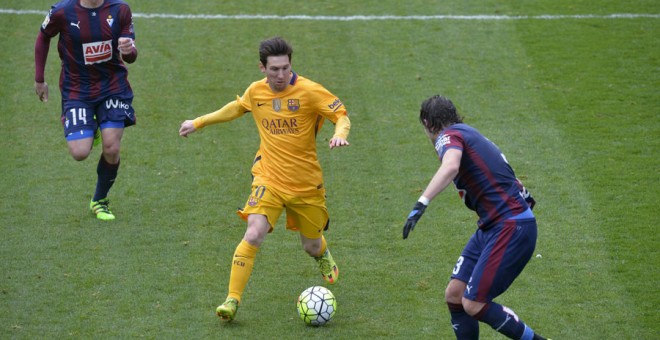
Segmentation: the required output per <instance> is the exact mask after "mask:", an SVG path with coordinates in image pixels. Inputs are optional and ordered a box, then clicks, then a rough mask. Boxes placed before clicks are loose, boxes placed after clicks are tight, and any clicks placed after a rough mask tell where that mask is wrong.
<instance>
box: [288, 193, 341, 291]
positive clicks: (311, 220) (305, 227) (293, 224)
mask: <svg viewBox="0 0 660 340" xmlns="http://www.w3.org/2000/svg"><path fill="white" fill-rule="evenodd" d="M286 215H287V229H291V230H298V231H299V233H300V242H301V243H302V247H303V249H304V250H305V252H307V254H309V256H311V257H313V258H314V259H315V260H316V263H317V264H318V266H319V271H320V272H321V276H322V277H323V279H324V280H325V281H326V282H328V283H330V284H334V283H335V282H337V280H338V279H339V268H338V267H337V263H336V262H335V260H334V258H333V257H332V254H331V253H330V250H329V249H328V244H327V241H326V239H325V236H323V232H324V231H326V230H327V229H328V228H329V226H330V219H329V216H328V209H327V208H326V205H325V194H324V193H319V195H316V196H311V197H304V198H299V197H298V198H295V197H294V198H291V200H289V201H288V203H287V212H286Z"/></svg>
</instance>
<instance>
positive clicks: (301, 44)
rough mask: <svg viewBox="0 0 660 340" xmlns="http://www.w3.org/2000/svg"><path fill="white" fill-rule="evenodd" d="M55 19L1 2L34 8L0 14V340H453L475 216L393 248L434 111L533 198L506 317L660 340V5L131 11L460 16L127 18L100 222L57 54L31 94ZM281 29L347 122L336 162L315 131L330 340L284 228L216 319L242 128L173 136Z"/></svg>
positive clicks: (300, 256)
mask: <svg viewBox="0 0 660 340" xmlns="http://www.w3.org/2000/svg"><path fill="white" fill-rule="evenodd" d="M52 2H53V1H44V0H22V1H18V0H3V1H2V3H1V4H0V8H3V9H14V10H39V11H43V14H20V15H19V14H15V13H9V12H2V11H0V36H2V39H0V59H1V60H2V61H3V62H2V64H0V79H2V82H3V84H2V86H0V118H1V119H0V134H1V138H0V159H1V161H0V171H1V173H2V177H0V227H1V229H0V231H1V232H2V238H1V241H0V242H1V243H0V263H1V267H0V268H1V275H0V338H5V339H6V338H133V337H145V338H186V339H205V338H244V339H264V338H279V339H298V338H303V337H305V338H336V339H356V338H401V339H422V338H429V339H430V338H433V339H451V338H453V332H452V329H451V326H450V323H449V313H448V311H447V307H446V305H445V303H444V302H443V301H444V300H443V290H444V287H445V285H446V282H447V280H448V277H449V274H450V272H451V268H452V266H453V265H454V262H455V260H456V258H457V257H458V255H459V253H460V251H461V249H462V247H463V245H464V244H465V242H466V241H467V239H468V238H469V236H470V235H471V233H472V232H473V231H474V229H475V221H476V216H475V215H474V214H473V213H472V212H470V211H468V210H467V209H465V208H464V206H463V205H462V203H461V202H460V200H459V199H457V195H456V194H455V193H453V192H452V190H448V192H445V193H443V194H442V195H440V196H439V197H438V198H437V199H436V200H434V201H433V203H432V204H431V206H430V208H429V209H428V210H427V213H426V214H425V216H424V217H423V218H422V220H421V221H420V223H419V224H418V225H417V227H416V228H415V231H414V232H413V234H411V236H410V238H409V239H408V240H406V241H403V240H402V239H401V228H402V226H403V222H404V220H405V217H406V215H407V214H408V212H409V210H410V208H411V207H412V205H413V204H414V202H415V200H416V199H417V198H418V197H419V195H420V192H421V190H422V189H423V188H424V187H425V185H426V184H427V182H428V180H429V179H430V178H431V176H432V174H433V173H434V172H435V170H436V169H437V167H438V161H437V159H436V157H435V156H434V152H433V149H432V147H431V146H430V144H429V143H428V141H427V140H426V137H425V136H424V134H423V131H422V128H421V126H420V125H419V123H418V120H417V117H418V112H419V104H420V103H421V101H422V100H424V99H425V98H427V97H428V96H430V95H433V94H436V93H439V94H443V95H446V96H448V97H449V98H451V99H452V100H453V101H454V102H455V103H456V104H457V106H458V108H459V110H460V112H461V113H462V114H463V115H464V116H465V121H466V122H467V123H469V124H471V125H473V126H475V127H477V128H478V129H479V130H481V131H482V132H483V133H484V134H485V135H486V136H488V137H489V138H490V139H491V140H493V141H494V142H495V143H497V144H498V145H499V146H500V147H501V149H502V150H503V151H504V152H505V154H506V155H507V158H508V159H509V161H510V162H511V163H512V165H513V167H514V169H515V170H516V173H517V174H518V176H519V177H521V178H522V180H523V181H524V182H525V184H526V186H527V187H528V188H529V189H530V190H531V191H532V193H533V194H534V196H535V197H536V199H537V201H538V205H537V208H536V211H535V213H536V215H537V217H538V221H539V239H538V244H537V250H536V253H538V254H541V255H542V257H540V258H539V257H534V258H533V259H532V260H531V261H530V263H529V264H528V266H527V268H526V269H525V271H523V273H522V275H521V276H520V277H519V278H518V279H517V280H516V282H515V283H514V284H513V286H512V287H511V288H510V289H509V291H508V292H507V293H506V294H504V295H502V296H501V297H500V298H499V299H497V301H498V302H500V303H502V304H505V305H507V306H509V307H511V308H512V309H513V310H515V311H516V312H517V314H518V315H519V316H520V317H521V318H522V319H524V320H525V321H526V322H527V323H528V324H529V325H530V326H532V327H533V328H534V329H535V330H537V331H538V332H539V333H541V334H543V335H546V336H549V337H552V338H553V339H658V338H660V326H658V321H659V320H660V313H659V312H658V307H657V306H658V305H660V288H658V287H660V273H659V270H658V266H659V265H660V254H659V251H658V249H659V248H660V247H659V246H660V240H659V238H658V234H656V229H655V228H656V227H657V226H656V223H657V220H656V218H657V217H658V213H657V210H658V198H659V197H660V189H659V184H658V183H660V109H659V108H660V17H659V15H660V2H657V1H650V0H649V1H647V0H631V1H626V2H622V1H612V0H607V1H599V2H596V1H567V0H552V1H550V0H541V1H517V2H509V1H495V0H488V1H479V2H467V1H422V0H413V1H406V2H399V1H393V0H386V1H348V0H342V1H333V2H326V1H309V2H297V1H290V0H287V1H277V2H268V3H266V2H263V3H262V2H261V1H254V0H251V1H235V2H229V1H173V0H163V1H132V2H131V5H132V9H133V12H134V13H141V14H148V13H177V14H182V13H183V14H193V15H203V14H225V15H235V14H255V15H256V14H262V15H290V14H300V15H308V16H320V15H325V16H341V17H346V16H355V15H372V16H381V15H393V16H413V15H464V16H471V17H469V18H463V19H457V18H453V19H452V18H435V19H428V20H415V19H411V18H408V19H401V20H393V19H390V20H352V21H339V20H313V19H310V20H301V19H289V20H279V19H259V18H254V19H244V20H237V19H221V18H210V19H195V18H187V19H175V18H162V17H151V18H150V17H145V16H142V17H140V16H136V18H135V27H136V34H137V42H136V44H137V46H138V48H139V51H140V55H139V58H138V60H137V62H136V63H135V64H132V65H129V70H130V74H129V78H130V80H131V83H132V86H133V89H134V92H135V101H134V106H135V109H136V113H137V116H138V124H137V125H136V126H135V127H132V128H130V129H128V130H127V131H126V133H125V136H124V140H123V145H122V166H121V169H120V173H119V178H118V179H117V183H116V184H115V186H114V187H113V189H112V192H111V195H110V198H111V200H112V208H113V211H114V212H115V214H116V215H117V216H118V219H117V220H116V221H113V222H111V223H102V222H100V221H97V220H96V219H95V218H93V216H92V215H91V214H90V212H89V211H88V209H87V204H88V201H89V199H90V198H91V195H92V194H93V189H94V185H95V180H96V175H95V169H96V162H97V159H98V157H99V153H98V150H94V152H93V154H92V156H90V159H89V160H87V161H85V162H79V163H78V162H75V161H73V160H72V158H71V157H70V156H69V154H68V152H67V150H66V144H65V141H64V139H63V138H62V129H61V126H60V123H59V110H60V95H59V91H58V88H57V82H58V75H59V60H58V57H57V48H56V45H55V43H54V42H53V44H52V45H51V49H50V56H49V60H48V65H47V70H46V80H47V82H48V83H50V90H51V91H50V100H49V102H48V103H45V104H44V103H41V102H39V101H38V99H37V98H36V96H35V95H34V91H33V82H34V42H35V37H36V34H37V31H38V29H39V25H40V24H41V22H42V20H43V15H44V14H45V13H46V11H47V10H48V8H49V6H50V5H51V4H52ZM616 13H633V14H651V15H650V16H649V15H647V16H636V17H625V18H621V17H611V16H608V15H610V14H616ZM479 15H484V16H489V17H480V18H477V17H476V16H479ZM542 15H554V16H562V15H566V16H569V17H554V18H551V19H543V18H540V17H538V16H542ZM575 15H593V16H595V17H571V16H575ZM493 16H506V17H499V18H500V19H496V18H495V17H493ZM516 16H525V18H514V17H516ZM470 18H472V19H470ZM274 35H281V36H283V37H285V38H287V39H288V40H290V41H291V42H292V44H293V46H294V49H295V52H294V57H293V67H294V70H295V71H297V72H298V73H300V74H301V75H304V76H307V77H309V78H311V79H313V80H316V81H318V82H320V83H321V84H324V85H325V86H326V87H327V88H328V89H330V90H331V91H332V92H334V93H335V94H336V95H338V96H339V97H340V98H341V99H342V100H343V102H344V104H345V105H346V106H347V108H348V109H349V111H350V113H351V121H352V123H353V128H352V132H351V135H350V138H349V140H350V142H351V146H350V147H348V148H343V149H338V150H332V151H329V150H328V149H327V140H328V138H330V137H331V135H332V129H331V127H330V126H329V125H328V126H326V127H324V129H323V131H322V133H321V134H320V137H319V157H320V158H321V162H322V165H323V167H324V171H325V179H326V187H327V189H328V207H329V209H330V214H331V220H332V226H331V229H330V231H329V232H328V233H327V234H326V235H327V238H328V241H329V245H330V247H331V249H332V252H333V255H334V257H335V259H336V260H337V262H338V265H339V267H340V270H341V279H340V281H339V283H338V284H337V285H335V286H333V287H330V288H331V289H332V291H333V292H334V293H335V295H336V297H337V300H338V311H337V313H336V315H335V318H334V319H333V320H332V321H331V322H330V323H329V324H328V325H326V326H325V327H321V328H310V327H305V326H304V325H303V323H302V322H301V321H300V320H299V319H298V316H297V314H296V311H295V303H294V300H295V298H296V297H297V295H298V294H299V293H300V292H301V291H302V290H303V289H305V288H307V287H308V286H312V285H317V284H321V278H320V276H319V274H318V270H317V269H316V267H315V263H314V261H312V260H311V259H307V258H306V256H305V254H304V252H303V250H302V249H301V247H300V244H299V241H298V237H297V235H295V234H293V233H290V232H285V231H284V228H283V223H282V221H281V222H280V224H278V225H277V227H276V230H275V232H274V233H273V234H271V235H270V236H269V237H268V238H267V239H266V242H265V243H264V246H263V247H262V249H261V250H260V252H259V254H258V257H257V261H256V263H255V270H254V273H253V275H252V278H251V280H250V283H249V285H248V287H247V290H246V292H245V295H244V297H243V298H244V300H243V304H242V306H241V309H240V310H239V313H238V317H237V320H235V322H233V323H231V324H226V323H221V322H220V320H219V319H218V318H217V317H216V316H215V315H214V310H215V307H216V306H217V305H218V304H219V303H221V302H222V301H223V300H224V298H225V296H226V293H227V292H226V290H227V283H228V278H229V269H230V264H231V256H232V254H233V251H234V249H235V247H236V245H237V243H238V242H239V240H240V238H241V237H242V235H243V233H244V230H245V225H244V223H243V222H242V221H241V220H240V219H238V218H237V217H236V215H235V214H234V211H235V209H236V208H237V207H238V206H241V205H242V204H243V203H244V201H245V199H246V197H247V194H248V190H249V184H250V174H249V167H250V163H251V161H252V157H253V156H254V152H255V150H256V148H257V146H258V140H257V135H256V131H255V129H254V125H253V124H254V123H253V122H252V120H251V118H250V117H243V119H240V120H236V121H232V122H230V123H227V124H224V125H218V126H213V127H209V128H207V129H205V130H203V131H202V132H200V133H198V134H196V135H193V136H191V137H190V138H188V139H183V138H180V137H178V134H177V131H178V128H179V125H180V123H181V121H183V120H184V119H189V118H193V117H196V116H198V115H201V114H204V113H207V112H211V111H214V110H215V109H217V108H219V107H220V106H222V105H223V104H224V103H226V102H228V101H230V100H232V99H234V98H235V96H236V95H237V94H242V92H243V91H244V89H245V88H246V87H247V86H248V85H249V84H250V82H252V81H254V80H257V79H260V78H261V77H262V74H261V73H260V72H259V69H258V67H257V65H258V56H257V46H258V43H259V41H261V40H262V39H264V38H268V37H271V36H274ZM481 334H482V338H483V339H501V338H502V337H501V336H500V335H499V334H498V333H496V332H495V331H493V330H492V329H490V328H489V327H487V326H482V328H481Z"/></svg>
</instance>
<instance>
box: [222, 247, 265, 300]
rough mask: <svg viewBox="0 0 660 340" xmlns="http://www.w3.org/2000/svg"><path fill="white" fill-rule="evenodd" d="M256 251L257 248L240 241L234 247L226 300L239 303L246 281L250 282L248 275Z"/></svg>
mask: <svg viewBox="0 0 660 340" xmlns="http://www.w3.org/2000/svg"><path fill="white" fill-rule="evenodd" d="M258 251H259V248H258V247H255V246H253V245H251V244H249V243H248V242H247V241H245V240H241V243H239V244H238V246H237V247H236V251H234V258H233V260H232V263H231V274H230V276H229V295H228V296H227V297H228V298H234V299H236V300H238V301H239V302H240V301H241V295H243V291H244V290H245V287H246V286H247V283H248V280H250V275H252V267H253V266H254V259H255V257H256V256H257V252H258Z"/></svg>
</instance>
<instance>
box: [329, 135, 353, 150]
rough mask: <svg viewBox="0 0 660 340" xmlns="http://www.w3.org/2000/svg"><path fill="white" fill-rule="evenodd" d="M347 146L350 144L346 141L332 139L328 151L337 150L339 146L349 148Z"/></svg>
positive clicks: (337, 138) (336, 138)
mask: <svg viewBox="0 0 660 340" xmlns="http://www.w3.org/2000/svg"><path fill="white" fill-rule="evenodd" d="M349 145H351V144H350V143H348V141H347V140H345V139H344V138H339V137H332V139H331V140H330V149H334V148H338V147H340V146H349Z"/></svg>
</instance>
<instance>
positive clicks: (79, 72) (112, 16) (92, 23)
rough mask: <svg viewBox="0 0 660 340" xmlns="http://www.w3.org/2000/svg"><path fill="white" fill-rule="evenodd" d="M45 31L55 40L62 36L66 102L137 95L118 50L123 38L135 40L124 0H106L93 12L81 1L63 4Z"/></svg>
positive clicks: (48, 18) (53, 10)
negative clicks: (57, 36)
mask: <svg viewBox="0 0 660 340" xmlns="http://www.w3.org/2000/svg"><path fill="white" fill-rule="evenodd" d="M41 31H42V32H43V33H44V34H45V35H47V36H48V37H51V38H52V37H54V36H56V35H58V34H59V41H58V43H57V51H58V52H59V55H60V59H61V60H62V71H61V73H60V89H61V91H62V99H63V100H80V101H89V100H96V99H99V98H105V97H108V96H113V95H119V94H121V95H124V96H126V97H129V96H132V95H133V94H132V89H131V86H130V84H129V82H128V70H127V69H126V66H125V65H124V62H123V61H122V59H121V56H120V53H119V50H118V49H117V45H118V42H117V41H118V39H119V38H120V37H126V38H131V39H135V33H134V31H133V17H132V13H131V10H130V8H129V6H128V4H126V3H125V2H124V1H120V0H105V1H104V2H103V5H101V6H100V7H98V8H93V9H90V8H84V7H82V6H81V5H80V2H79V1H78V0H63V1H60V2H58V3H56V4H55V5H53V6H52V8H51V10H50V12H49V13H48V15H47V16H46V18H45V19H44V22H43V24H42V25H41Z"/></svg>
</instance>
